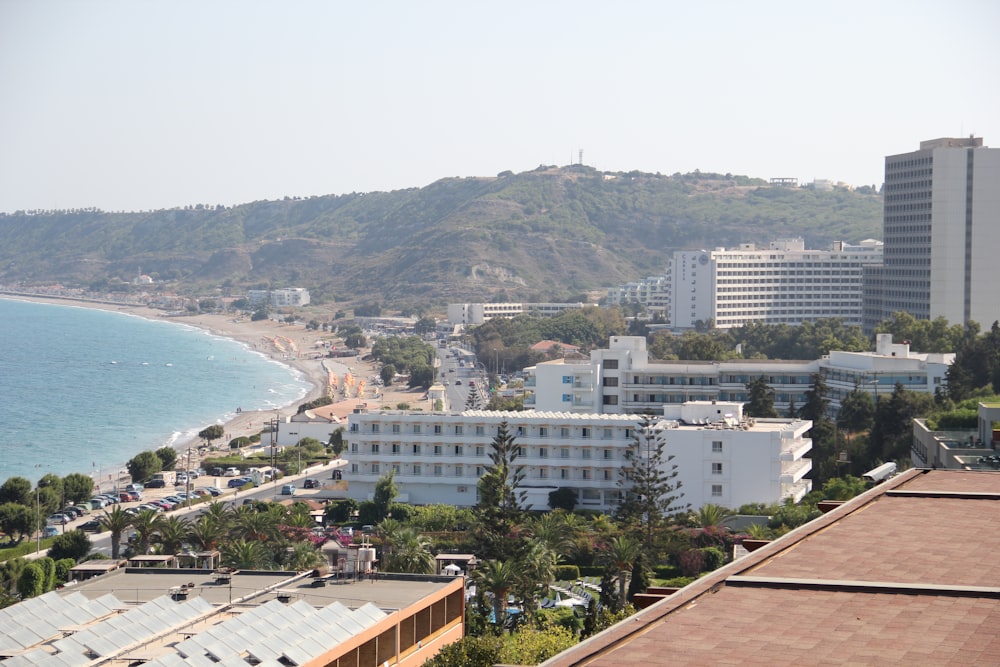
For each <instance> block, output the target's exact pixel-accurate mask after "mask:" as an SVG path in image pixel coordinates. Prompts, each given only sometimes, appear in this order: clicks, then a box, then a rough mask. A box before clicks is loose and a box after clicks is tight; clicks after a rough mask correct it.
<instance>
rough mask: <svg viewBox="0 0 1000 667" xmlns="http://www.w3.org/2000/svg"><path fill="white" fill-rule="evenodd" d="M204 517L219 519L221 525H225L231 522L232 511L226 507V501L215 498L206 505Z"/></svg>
mask: <svg viewBox="0 0 1000 667" xmlns="http://www.w3.org/2000/svg"><path fill="white" fill-rule="evenodd" d="M202 516H203V517H211V518H212V519H213V520H214V521H217V522H218V523H219V525H221V526H225V525H226V524H228V523H229V519H230V518H231V512H230V511H229V509H228V508H227V507H226V505H225V503H220V502H219V501H218V500H214V501H212V502H211V503H209V504H208V506H207V507H205V511H204V512H202Z"/></svg>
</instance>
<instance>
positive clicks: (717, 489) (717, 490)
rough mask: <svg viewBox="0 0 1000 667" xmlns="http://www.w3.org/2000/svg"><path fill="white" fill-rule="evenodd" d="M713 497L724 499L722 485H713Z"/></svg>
mask: <svg viewBox="0 0 1000 667" xmlns="http://www.w3.org/2000/svg"><path fill="white" fill-rule="evenodd" d="M712 497H713V498H721V497H722V485H721V484H713V485H712Z"/></svg>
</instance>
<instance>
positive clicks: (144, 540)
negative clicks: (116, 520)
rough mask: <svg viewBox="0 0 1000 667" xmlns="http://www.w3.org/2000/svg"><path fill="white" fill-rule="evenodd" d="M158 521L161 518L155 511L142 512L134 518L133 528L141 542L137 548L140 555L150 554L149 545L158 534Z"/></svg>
mask: <svg viewBox="0 0 1000 667" xmlns="http://www.w3.org/2000/svg"><path fill="white" fill-rule="evenodd" d="M157 519H159V517H158V516H157V515H156V511H155V510H141V511H140V512H139V513H138V514H136V515H135V516H133V517H132V527H133V528H134V529H135V535H136V538H137V539H138V541H139V543H138V545H136V548H137V549H138V551H139V553H140V554H148V553H149V545H150V543H151V542H152V541H153V535H154V534H155V533H156V528H157Z"/></svg>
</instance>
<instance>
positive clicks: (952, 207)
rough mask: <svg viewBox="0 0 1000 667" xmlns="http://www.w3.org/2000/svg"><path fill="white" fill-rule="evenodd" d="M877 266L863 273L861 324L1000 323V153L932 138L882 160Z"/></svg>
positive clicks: (977, 142) (978, 142) (970, 141)
mask: <svg viewBox="0 0 1000 667" xmlns="http://www.w3.org/2000/svg"><path fill="white" fill-rule="evenodd" d="M883 194H884V197H885V208H884V215H883V223H882V224H883V231H882V240H883V242H884V246H883V250H882V252H883V263H882V264H881V265H869V266H867V267H865V272H864V297H863V311H864V312H863V322H862V326H863V327H864V329H865V331H866V332H871V331H872V330H873V329H874V328H875V325H877V324H878V323H879V322H880V321H881V320H884V319H886V318H888V317H891V316H892V314H893V313H894V312H897V311H905V312H908V313H910V314H911V315H913V316H914V317H916V318H917V319H922V320H926V319H936V318H938V317H944V318H945V319H947V320H948V321H949V322H950V323H952V324H958V323H964V322H968V321H969V320H975V321H976V322H978V323H979V324H980V325H982V326H983V328H988V327H990V326H991V325H992V324H993V322H994V321H996V320H998V319H1000V297H998V296H997V285H1000V149H996V148H987V147H985V146H983V140H982V138H979V137H969V138H967V139H964V138H963V139H951V138H945V139H933V140H931V141H923V142H921V143H920V150H917V151H914V152H912V153H903V154H901V155H890V156H888V157H886V158H885V189H884V192H883Z"/></svg>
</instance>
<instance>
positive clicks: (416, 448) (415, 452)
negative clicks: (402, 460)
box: [413, 445, 420, 454]
mask: <svg viewBox="0 0 1000 667" xmlns="http://www.w3.org/2000/svg"><path fill="white" fill-rule="evenodd" d="M413 453H414V454H419V453H420V445H413Z"/></svg>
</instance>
